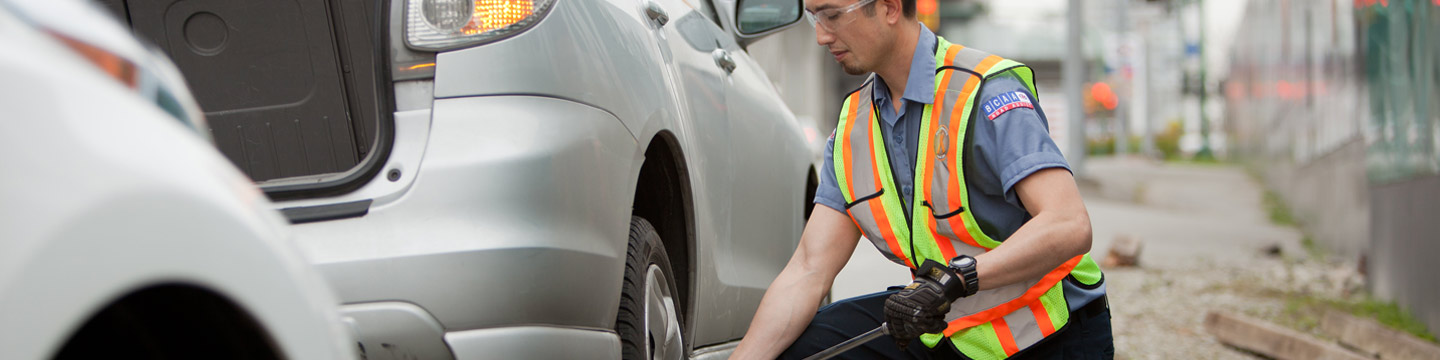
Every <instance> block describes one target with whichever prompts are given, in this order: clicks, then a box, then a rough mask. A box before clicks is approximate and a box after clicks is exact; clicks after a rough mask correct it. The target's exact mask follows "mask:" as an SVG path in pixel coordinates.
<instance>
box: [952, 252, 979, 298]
mask: <svg viewBox="0 0 1440 360" xmlns="http://www.w3.org/2000/svg"><path fill="white" fill-rule="evenodd" d="M950 270H951V271H954V272H955V273H956V274H959V275H960V277H962V278H964V279H965V289H964V293H963V294H961V295H960V297H968V296H970V295H975V292H976V291H979V290H980V278H979V277H976V276H975V258H974V257H971V256H970V255H960V256H956V257H955V258H954V259H950Z"/></svg>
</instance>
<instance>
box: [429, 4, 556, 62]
mask: <svg viewBox="0 0 1440 360" xmlns="http://www.w3.org/2000/svg"><path fill="white" fill-rule="evenodd" d="M554 3H555V0H409V2H408V4H407V6H406V14H405V42H406V44H409V45H410V47H413V48H416V49H420V50H432V51H438V50H447V49H453V48H457V47H462V46H473V45H478V44H483V43H486V42H490V41H495V40H499V39H502V38H505V37H507V36H510V35H514V34H516V33H519V32H521V31H524V30H525V29H526V28H529V27H530V26H531V25H533V24H535V23H536V22H539V21H540V19H541V18H543V17H544V16H545V13H546V12H548V11H549V10H550V6H551V5H554Z"/></svg>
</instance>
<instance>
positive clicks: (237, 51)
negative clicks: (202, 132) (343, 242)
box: [101, 0, 392, 198]
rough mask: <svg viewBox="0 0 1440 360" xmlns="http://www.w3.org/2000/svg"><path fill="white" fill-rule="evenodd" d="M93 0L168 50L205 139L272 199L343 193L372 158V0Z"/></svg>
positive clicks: (377, 65)
mask: <svg viewBox="0 0 1440 360" xmlns="http://www.w3.org/2000/svg"><path fill="white" fill-rule="evenodd" d="M101 2H102V3H104V4H105V5H106V6H107V7H109V8H111V9H112V10H114V11H115V12H116V13H117V15H119V17H120V18H121V19H124V20H126V21H128V22H129V24H130V26H131V27H132V28H133V29H134V30H135V32H136V34H137V35H139V36H140V37H142V38H146V39H149V40H150V41H151V42H152V43H154V44H155V45H157V46H159V47H160V48H161V49H162V50H163V51H164V52H165V53H166V54H168V55H169V56H170V58H171V59H172V60H173V61H174V62H175V64H176V65H177V66H178V67H179V68H180V70H181V72H182V73H184V75H185V79H186V81H187V82H188V84H189V86H190V89H191V91H192V92H194V94H195V98H196V99H197V100H198V101H199V103H200V106H201V108H202V109H204V111H205V115H206V118H207V120H208V121H209V123H210V127H211V132H212V135H213V136H214V139H215V143H216V146H218V147H219V148H220V151H221V152H222V153H224V154H225V156H226V157H228V158H229V159H230V161H231V162H234V163H235V165H236V166H238V167H239V168H240V169H241V170H243V171H244V172H245V173H246V174H247V175H249V176H250V177H251V178H252V179H254V180H255V181H256V182H258V183H260V184H261V185H262V187H263V188H265V190H266V192H267V193H270V195H271V196H272V197H277V196H279V197H282V198H293V197H306V196H315V195H321V194H335V193H338V192H345V191H349V190H351V189H354V188H357V187H358V186H359V185H361V184H363V183H364V182H365V181H367V180H368V179H369V178H370V177H372V176H374V173H375V172H376V171H375V170H376V169H378V167H379V166H378V163H379V162H383V160H384V159H383V158H384V156H383V155H384V154H383V152H384V151H385V150H387V149H386V147H387V145H388V140H389V139H385V137H388V134H387V133H388V131H387V128H388V125H389V121H390V111H391V110H390V109H391V108H392V105H391V104H392V102H391V101H389V100H388V99H389V98H390V97H391V95H390V94H389V90H388V89H389V87H388V86H383V85H385V84H386V81H385V79H386V78H387V77H388V73H387V71H386V66H385V64H384V62H385V61H384V59H386V57H385V55H384V54H385V53H384V51H383V50H384V47H383V46H379V45H380V44H384V43H385V42H384V41H387V39H386V38H385V35H384V33H383V32H380V31H378V29H383V28H384V26H382V24H381V23H380V22H378V21H377V20H378V19H385V18H386V16H385V14H384V13H382V11H384V10H385V9H386V8H387V7H386V6H381V5H380V4H377V3H378V2H379V0H246V1H194V0H191V1H182V0H101ZM377 140H381V141H377ZM382 143H384V144H386V145H382ZM376 148H379V149H380V150H381V152H382V154H371V153H372V152H374V150H375V149H376ZM362 165H364V166H362Z"/></svg>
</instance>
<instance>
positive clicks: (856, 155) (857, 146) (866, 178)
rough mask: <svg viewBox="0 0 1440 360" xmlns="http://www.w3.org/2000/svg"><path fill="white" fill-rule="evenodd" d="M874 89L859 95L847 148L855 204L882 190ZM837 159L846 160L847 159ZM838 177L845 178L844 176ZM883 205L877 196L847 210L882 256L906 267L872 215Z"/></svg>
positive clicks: (866, 89) (870, 86)
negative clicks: (873, 145)
mask: <svg viewBox="0 0 1440 360" xmlns="http://www.w3.org/2000/svg"><path fill="white" fill-rule="evenodd" d="M872 89H874V82H873V81H871V82H870V83H868V84H866V85H865V86H864V87H862V88H860V91H859V95H858V96H856V99H855V100H852V101H858V102H859V105H857V108H856V109H855V118H853V119H850V124H849V125H850V128H851V129H853V130H851V131H850V135H849V136H848V137H847V138H846V145H848V147H849V149H850V163H849V164H846V168H848V169H850V174H851V178H850V179H849V183H850V186H851V187H852V188H854V189H855V191H854V192H853V193H852V196H854V197H855V198H854V199H850V201H851V202H855V201H859V200H860V199H865V198H867V197H871V196H872V195H875V194H876V193H879V192H880V190H881V189H880V188H879V187H877V186H875V185H876V184H875V163H874V159H872V157H873V155H872V154H871V153H870V141H871V139H872V138H871V133H870V131H871V125H872V124H871V123H872V122H874V119H873V117H874V109H875V108H874V106H872V105H871V104H872V102H873V100H874V96H873V95H872V94H871V93H870V92H871V91H872ZM846 111H849V109H846ZM835 160H836V161H844V159H835ZM835 175H836V176H845V175H844V174H835ZM879 202H880V197H873V198H870V199H868V200H865V201H861V202H859V203H854V204H846V205H847V206H850V208H849V209H847V210H846V211H847V212H849V213H850V214H851V215H850V216H851V217H852V218H854V219H855V222H856V224H857V225H859V226H860V230H861V232H863V233H864V234H865V238H866V239H869V240H870V244H872V245H875V249H877V250H880V253H881V254H884V255H885V258H886V259H890V261H892V262H895V263H896V264H900V265H905V259H904V258H902V257H900V256H901V255H899V254H895V253H892V252H891V251H890V244H888V243H886V242H885V236H884V235H883V234H882V233H881V232H880V224H879V223H878V219H876V218H875V215H874V212H872V211H873V210H874V209H872V208H871V206H875V204H879ZM881 216H884V215H881Z"/></svg>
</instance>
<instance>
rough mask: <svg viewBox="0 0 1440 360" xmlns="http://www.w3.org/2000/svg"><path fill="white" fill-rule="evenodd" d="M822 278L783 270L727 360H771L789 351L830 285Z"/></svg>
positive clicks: (788, 268) (798, 270)
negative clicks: (786, 350) (786, 349)
mask: <svg viewBox="0 0 1440 360" xmlns="http://www.w3.org/2000/svg"><path fill="white" fill-rule="evenodd" d="M824 278H825V277H824V276H819V274H816V273H814V272H812V271H806V270H803V269H799V268H797V267H786V268H785V271H783V272H781V273H780V276H779V277H776V278H775V282H773V283H770V288H769V289H768V290H766V291H765V298H764V299H762V300H760V309H758V310H756V311H755V318H754V319H753V320H751V321H750V329H749V330H748V331H746V332H745V339H744V340H742V341H741V342H740V346H739V347H737V348H736V349H735V353H734V355H733V356H732V357H731V358H732V359H774V358H775V357H776V356H779V355H780V352H782V351H785V348H787V347H790V343H792V342H795V339H796V338H799V337H800V334H801V333H802V332H804V331H805V327H806V326H807V325H808V324H810V320H811V319H812V318H813V317H814V316H815V311H816V310H818V309H819V307H820V299H822V298H823V297H824V296H825V290H827V289H829V288H830V285H831V284H832V283H833V282H834V279H833V277H832V278H830V279H828V280H827V279H824ZM821 280H824V281H821Z"/></svg>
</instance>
